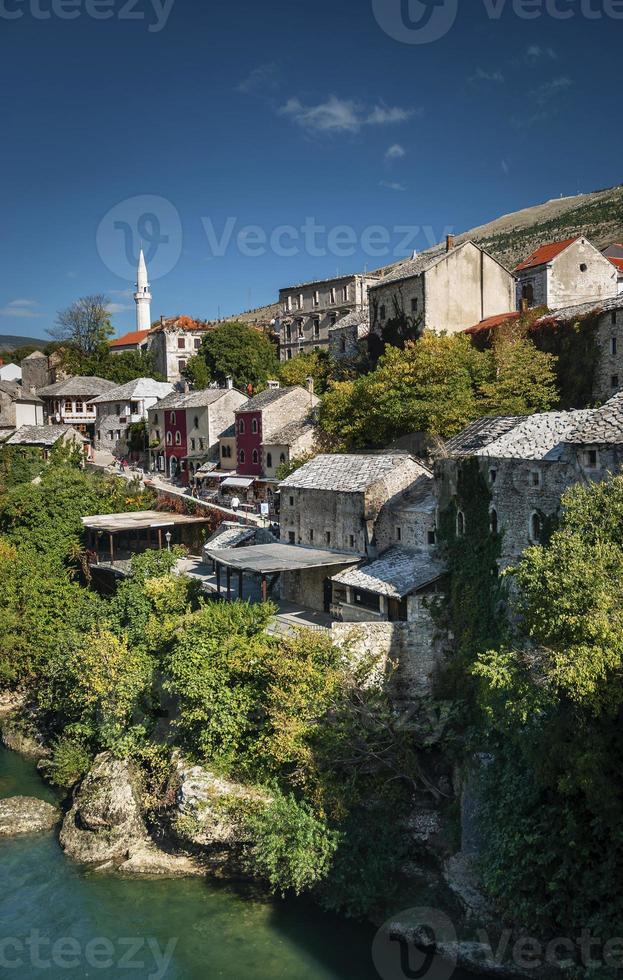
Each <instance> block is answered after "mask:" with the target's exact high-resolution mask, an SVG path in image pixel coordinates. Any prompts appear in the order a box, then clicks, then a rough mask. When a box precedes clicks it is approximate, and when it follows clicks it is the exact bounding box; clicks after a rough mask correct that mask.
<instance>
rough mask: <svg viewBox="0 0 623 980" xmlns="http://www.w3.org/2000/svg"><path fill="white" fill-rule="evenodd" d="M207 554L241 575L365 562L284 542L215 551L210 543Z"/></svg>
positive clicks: (359, 556) (336, 552)
mask: <svg viewBox="0 0 623 980" xmlns="http://www.w3.org/2000/svg"><path fill="white" fill-rule="evenodd" d="M204 551H205V554H207V555H208V556H209V558H211V559H212V560H213V561H216V562H218V563H219V564H220V565H226V566H228V567H229V568H235V569H236V570H237V571H239V572H257V573H259V574H261V575H270V574H273V573H275V572H293V571H304V570H305V569H306V568H324V567H325V566H330V565H357V564H358V563H359V562H360V561H361V555H353V554H352V553H350V554H347V553H345V552H341V551H322V550H321V549H318V548H305V547H303V546H302V545H296V544H281V543H277V544H256V545H252V546H251V547H248V548H226V549H225V550H218V549H216V550H213V549H212V548H210V545H209V544H208V545H206V547H205V549H204Z"/></svg>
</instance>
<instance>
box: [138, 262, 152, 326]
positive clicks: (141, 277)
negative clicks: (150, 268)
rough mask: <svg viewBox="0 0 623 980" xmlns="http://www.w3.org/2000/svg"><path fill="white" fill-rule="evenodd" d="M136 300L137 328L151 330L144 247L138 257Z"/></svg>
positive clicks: (149, 298) (149, 296)
mask: <svg viewBox="0 0 623 980" xmlns="http://www.w3.org/2000/svg"><path fill="white" fill-rule="evenodd" d="M134 302H135V303H136V329H137V330H149V328H150V327H151V292H150V291H149V282H148V279H147V265H146V263H145V256H144V255H143V249H141V252H140V255H139V257H138V271H137V273H136V292H135V293H134Z"/></svg>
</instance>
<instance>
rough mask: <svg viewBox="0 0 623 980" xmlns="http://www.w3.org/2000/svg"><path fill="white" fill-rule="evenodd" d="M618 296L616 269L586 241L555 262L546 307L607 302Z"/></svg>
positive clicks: (551, 270) (566, 251)
mask: <svg viewBox="0 0 623 980" xmlns="http://www.w3.org/2000/svg"><path fill="white" fill-rule="evenodd" d="M584 266H585V267H586V268H585V270H584V271H582V269H583V267H584ZM617 293H618V282H617V270H616V269H615V267H614V266H613V265H612V263H611V262H609V261H608V259H606V258H604V256H603V255H602V254H601V252H599V251H598V250H597V249H596V248H595V247H594V246H593V245H591V244H590V242H589V241H587V240H586V239H585V238H582V239H580V240H579V241H577V242H575V243H574V244H573V245H571V246H570V247H569V248H568V249H566V250H565V251H564V252H563V253H562V254H561V255H559V256H558V257H557V258H556V259H554V262H553V263H552V268H551V269H550V272H549V285H548V298H547V304H548V306H549V307H550V309H552V310H556V309H561V308H562V307H565V306H570V305H571V304H574V303H585V302H590V301H591V300H593V299H608V298H610V297H614V296H616V295H617Z"/></svg>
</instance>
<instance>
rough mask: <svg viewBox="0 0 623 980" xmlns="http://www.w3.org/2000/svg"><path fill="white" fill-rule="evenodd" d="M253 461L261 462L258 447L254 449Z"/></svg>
mask: <svg viewBox="0 0 623 980" xmlns="http://www.w3.org/2000/svg"><path fill="white" fill-rule="evenodd" d="M253 462H254V463H258V462H259V456H258V454H257V449H254V450H253Z"/></svg>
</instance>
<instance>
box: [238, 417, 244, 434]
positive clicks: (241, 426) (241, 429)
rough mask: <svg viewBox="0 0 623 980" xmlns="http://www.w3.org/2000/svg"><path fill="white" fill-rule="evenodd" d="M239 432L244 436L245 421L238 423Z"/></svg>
mask: <svg viewBox="0 0 623 980" xmlns="http://www.w3.org/2000/svg"><path fill="white" fill-rule="evenodd" d="M238 432H239V433H240V435H244V419H240V420H239V422H238Z"/></svg>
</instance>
